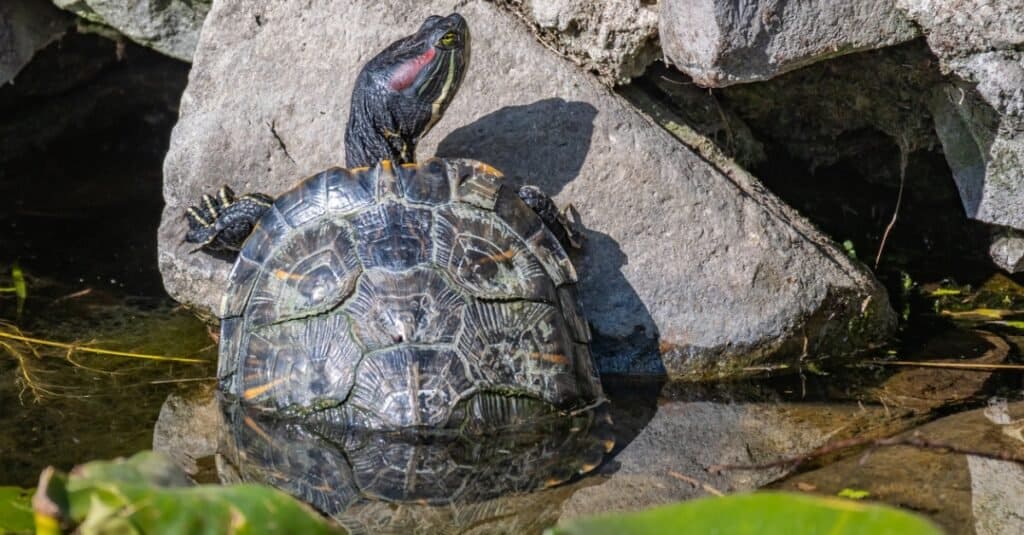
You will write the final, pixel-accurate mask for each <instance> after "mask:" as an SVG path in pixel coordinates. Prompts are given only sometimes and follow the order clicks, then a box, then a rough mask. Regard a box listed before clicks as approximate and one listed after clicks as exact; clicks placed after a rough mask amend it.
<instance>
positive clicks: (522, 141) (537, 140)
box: [437, 98, 597, 196]
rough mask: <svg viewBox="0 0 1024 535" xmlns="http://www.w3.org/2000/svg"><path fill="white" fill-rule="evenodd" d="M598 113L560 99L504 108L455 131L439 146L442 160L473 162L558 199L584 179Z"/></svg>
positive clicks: (581, 103) (438, 150)
mask: <svg viewBox="0 0 1024 535" xmlns="http://www.w3.org/2000/svg"><path fill="white" fill-rule="evenodd" d="M595 117H597V108H595V107H593V106H591V105H590V104H587V103H586V102H569V101H566V100H564V99H561V98H549V99H544V100H538V101H537V102H534V103H532V104H526V105H522V106H505V107H504V108H501V109H499V110H498V111H495V112H492V113H489V114H487V115H484V116H483V117H480V118H479V119H477V120H476V121H474V122H472V123H470V124H468V125H466V126H463V127H461V128H458V129H456V130H454V131H452V132H451V133H450V134H448V136H446V137H445V138H444V139H443V140H442V141H441V142H440V143H439V144H438V146H437V156H439V157H442V158H473V159H475V160H480V161H484V162H487V163H488V164H490V165H492V166H494V167H496V168H497V169H499V170H501V172H502V173H504V174H505V178H506V179H507V180H508V182H509V183H510V184H512V185H514V186H516V187H519V186H521V185H523V184H533V185H535V186H538V187H540V189H541V190H543V191H544V193H547V194H548V195H551V196H555V195H558V193H560V192H561V191H562V188H563V187H565V185H566V184H568V183H569V182H572V181H573V180H574V179H576V177H577V176H579V174H580V169H582V168H583V162H584V161H586V158H587V153H589V152H590V139H591V137H592V136H593V135H594V118H595Z"/></svg>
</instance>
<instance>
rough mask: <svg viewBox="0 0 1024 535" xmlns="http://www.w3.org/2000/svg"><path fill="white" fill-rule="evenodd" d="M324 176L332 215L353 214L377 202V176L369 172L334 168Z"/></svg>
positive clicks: (328, 207) (329, 210)
mask: <svg viewBox="0 0 1024 535" xmlns="http://www.w3.org/2000/svg"><path fill="white" fill-rule="evenodd" d="M324 175H325V176H324V179H325V180H326V183H327V184H326V186H327V210H328V212H330V213H331V214H336V215H347V214H352V213H355V212H357V211H359V210H362V209H365V208H367V207H368V206H370V205H372V204H373V203H375V202H376V201H377V195H376V191H377V184H376V182H377V175H376V174H374V173H373V172H371V171H369V170H363V171H349V170H347V169H341V168H334V169H331V170H329V171H327V172H326V173H325V174H324Z"/></svg>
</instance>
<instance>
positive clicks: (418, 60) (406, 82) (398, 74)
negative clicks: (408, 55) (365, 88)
mask: <svg viewBox="0 0 1024 535" xmlns="http://www.w3.org/2000/svg"><path fill="white" fill-rule="evenodd" d="M434 54H436V51H435V50H434V47H430V48H428V49H427V51H426V52H424V53H422V54H420V55H418V56H416V57H415V58H412V59H410V60H409V61H406V62H405V63H403V64H401V65H399V66H398V68H397V69H395V72H393V73H391V80H389V81H388V87H390V88H391V89H392V90H394V91H402V90H404V89H405V88H407V87H409V86H410V85H411V84H412V82H413V80H415V79H416V77H417V76H419V74H420V71H421V70H423V66H424V65H426V64H428V63H430V60H432V59H434Z"/></svg>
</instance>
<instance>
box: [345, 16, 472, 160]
mask: <svg viewBox="0 0 1024 535" xmlns="http://www.w3.org/2000/svg"><path fill="white" fill-rule="evenodd" d="M469 56H470V36H469V26H468V25H467V24H466V19H464V18H462V16H461V15H459V14H458V13H452V14H451V15H448V16H447V17H441V16H439V15H433V16H431V17H428V18H427V19H426V20H425V21H423V24H422V25H421V26H420V29H419V30H417V31H416V33H414V34H412V35H409V36H407V37H403V38H402V39H399V40H398V41H395V42H394V43H391V45H389V46H388V47H387V48H385V49H384V50H383V51H382V52H381V53H379V54H377V55H376V56H375V57H374V58H373V59H371V60H370V61H369V62H368V63H367V64H366V65H364V66H363V69H362V70H361V71H360V72H359V76H358V78H357V79H356V84H355V88H354V89H353V90H352V108H351V111H350V112H349V121H348V129H347V130H346V132H345V152H346V158H345V159H346V164H347V165H348V166H349V167H359V166H365V165H374V164H376V163H377V162H379V161H380V160H395V161H397V162H401V163H406V162H412V161H415V158H416V144H417V143H418V142H419V140H420V139H421V138H422V137H423V136H424V135H426V133H427V132H429V131H430V129H431V128H432V127H433V126H434V124H436V123H437V121H438V120H440V118H441V116H442V115H444V112H445V110H446V109H447V108H448V104H450V103H451V101H452V98H453V97H454V96H455V93H456V92H457V91H458V89H459V85H460V84H461V83H462V77H463V75H464V74H465V72H466V67H467V66H468V65H469Z"/></svg>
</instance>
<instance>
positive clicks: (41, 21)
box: [0, 0, 72, 86]
mask: <svg viewBox="0 0 1024 535" xmlns="http://www.w3.org/2000/svg"><path fill="white" fill-rule="evenodd" d="M71 22H72V18H71V17H69V16H68V15H66V14H64V13H61V12H60V10H58V9H55V8H54V7H53V6H52V5H50V4H49V3H47V2H44V1H42V0H5V1H4V3H3V4H0V86H3V85H5V84H7V83H8V82H10V81H11V80H13V79H14V77H15V76H16V75H17V74H18V72H19V71H21V69H22V67H24V66H25V65H26V64H28V62H29V60H31V59H32V56H33V55H35V53H36V51H38V50H40V49H42V48H44V47H45V46H46V45H48V44H50V43H51V42H53V41H55V40H56V39H58V38H60V36H61V35H63V34H64V32H65V31H66V30H67V29H68V27H69V26H71Z"/></svg>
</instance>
